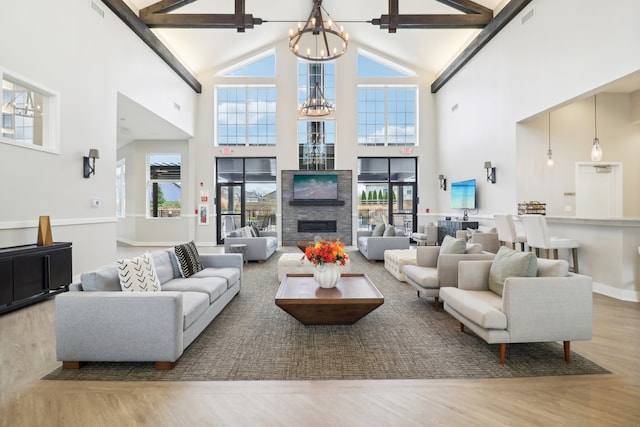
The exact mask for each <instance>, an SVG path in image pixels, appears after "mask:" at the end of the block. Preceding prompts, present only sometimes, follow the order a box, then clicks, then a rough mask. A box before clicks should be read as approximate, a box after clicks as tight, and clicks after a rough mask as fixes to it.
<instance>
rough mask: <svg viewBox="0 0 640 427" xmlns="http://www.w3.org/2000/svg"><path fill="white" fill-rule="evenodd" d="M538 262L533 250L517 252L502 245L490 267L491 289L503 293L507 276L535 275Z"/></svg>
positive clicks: (499, 293)
mask: <svg viewBox="0 0 640 427" xmlns="http://www.w3.org/2000/svg"><path fill="white" fill-rule="evenodd" d="M537 272H538V263H537V259H536V256H535V254H534V253H533V252H517V251H514V250H513V249H510V248H507V247H506V246H502V247H500V249H498V253H497V254H496V256H495V258H494V259H493V263H492V264H491V269H489V290H491V291H492V292H493V293H496V294H498V295H502V290H503V289H504V281H505V280H506V279H507V277H535V276H536V274H537Z"/></svg>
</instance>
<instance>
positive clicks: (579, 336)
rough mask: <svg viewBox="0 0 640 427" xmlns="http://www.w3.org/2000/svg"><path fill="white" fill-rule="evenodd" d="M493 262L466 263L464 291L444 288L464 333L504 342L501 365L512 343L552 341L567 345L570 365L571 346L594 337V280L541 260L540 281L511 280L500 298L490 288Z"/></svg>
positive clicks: (461, 283)
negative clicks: (575, 342) (467, 330)
mask: <svg viewBox="0 0 640 427" xmlns="http://www.w3.org/2000/svg"><path fill="white" fill-rule="evenodd" d="M501 251H502V249H501ZM499 253H500V252H499ZM496 259H497V258H496ZM493 262H494V261H460V263H459V264H458V268H459V272H458V287H457V288H454V287H448V288H441V289H440V298H441V299H442V300H443V302H444V309H445V311H447V312H448V313H450V314H451V315H452V316H453V317H455V318H456V319H458V320H459V321H460V328H461V330H462V331H463V332H464V330H465V328H469V329H470V330H472V331H473V332H474V333H475V334H476V335H478V336H479V337H480V338H482V339H483V340H485V341H486V342H487V343H489V344H500V363H504V362H505V358H506V349H507V344H508V343H525V342H549V341H563V342H564V359H565V361H566V362H569V361H570V354H571V351H570V342H571V341H576V340H590V339H591V335H592V289H591V288H592V280H591V278H590V277H588V276H583V275H579V274H573V273H569V272H568V270H569V266H568V263H567V262H566V261H564V260H547V259H538V260H537V274H536V277H508V278H506V279H505V280H504V287H503V290H502V295H498V294H497V293H495V292H493V291H492V290H490V289H489V272H490V270H491V266H492V263H493Z"/></svg>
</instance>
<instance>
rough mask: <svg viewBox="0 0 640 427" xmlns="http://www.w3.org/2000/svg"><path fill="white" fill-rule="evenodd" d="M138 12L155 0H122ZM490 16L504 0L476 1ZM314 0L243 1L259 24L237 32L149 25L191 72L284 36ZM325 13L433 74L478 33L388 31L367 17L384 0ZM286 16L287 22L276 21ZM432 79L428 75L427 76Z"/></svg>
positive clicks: (217, 5) (206, 8) (443, 10)
mask: <svg viewBox="0 0 640 427" xmlns="http://www.w3.org/2000/svg"><path fill="white" fill-rule="evenodd" d="M125 1H126V2H127V3H128V4H129V6H130V7H131V8H132V9H133V10H134V11H135V12H137V11H138V10H140V9H142V8H144V7H147V6H149V5H151V4H154V3H156V2H157V0H125ZM474 1H475V2H476V3H478V4H481V5H482V6H485V7H487V8H489V9H492V10H494V15H495V14H497V12H498V11H499V10H501V9H502V7H504V5H505V4H507V3H508V2H509V1H508V0H474ZM234 3H235V2H234V1H233V0H197V1H194V2H193V3H191V4H188V5H186V6H183V7H181V8H179V9H176V10H175V11H173V13H230V14H233V13H234ZM312 4H313V2H312V0H245V13H246V14H251V15H253V17H254V18H261V19H262V20H263V21H268V22H263V23H262V24H261V25H256V26H254V28H253V29H247V30H246V31H245V32H244V33H238V32H236V31H235V30H232V29H167V28H162V29H153V30H152V31H153V32H154V33H155V34H156V35H157V36H158V38H159V39H160V40H162V42H163V43H164V44H165V45H166V46H167V47H168V48H169V49H170V50H171V51H172V53H173V54H174V55H175V56H176V57H177V58H178V59H180V60H181V61H182V62H183V64H184V65H185V66H186V67H187V68H188V69H190V70H191V71H192V72H193V73H194V74H199V73H201V72H203V71H206V70H209V69H213V68H219V67H220V66H222V65H225V64H228V63H229V62H231V61H233V60H234V59H237V58H242V57H244V56H247V55H248V54H250V53H252V52H255V51H257V50H260V49H263V48H265V47H268V46H271V45H273V44H274V43H276V42H278V41H281V40H286V39H288V34H289V29H290V28H293V27H295V26H296V25H297V22H300V21H305V20H306V19H307V17H308V16H309V12H310V11H311V6H312ZM322 4H323V7H324V8H325V9H326V11H327V12H328V13H329V15H330V16H331V17H332V18H333V19H334V20H335V21H336V22H337V23H338V24H341V25H343V26H344V29H345V31H346V32H348V33H349V38H350V39H351V40H353V41H356V42H357V43H359V44H362V45H365V46H369V47H371V48H374V49H375V50H377V51H379V52H384V53H386V54H388V55H389V56H391V57H392V58H394V59H398V60H400V61H401V62H403V63H406V64H408V65H413V66H415V67H416V68H418V69H421V70H424V71H426V72H428V73H429V74H431V75H432V76H434V77H435V76H436V75H437V74H439V73H440V71H442V70H443V69H444V68H445V67H446V66H447V65H448V64H449V63H450V62H451V61H452V60H453V59H454V58H455V57H456V56H457V54H458V53H459V52H460V51H461V50H462V49H464V47H466V46H467V44H468V43H469V42H470V41H471V40H472V39H473V38H474V37H475V36H476V35H477V34H478V32H479V30H474V29H444V30H432V29H412V30H407V29H399V30H398V31H397V33H395V34H390V33H389V32H388V31H387V30H382V29H380V27H379V26H374V25H373V24H371V23H368V22H366V21H371V20H372V19H378V18H380V16H381V15H388V14H389V2H388V0H323V2H322ZM399 8H400V11H399V12H400V14H460V13H462V12H459V11H458V10H456V9H453V8H451V7H448V6H446V5H444V4H442V3H439V2H437V1H436V0H400V1H399ZM274 21H288V22H274ZM430 80H432V79H430Z"/></svg>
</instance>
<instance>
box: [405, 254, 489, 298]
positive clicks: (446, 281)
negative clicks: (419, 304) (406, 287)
mask: <svg viewBox="0 0 640 427" xmlns="http://www.w3.org/2000/svg"><path fill="white" fill-rule="evenodd" d="M441 249H442V247H440V246H418V247H417V248H416V264H415V265H405V266H404V267H403V268H402V272H403V273H404V276H405V280H406V282H407V283H408V284H410V285H411V286H413V287H414V288H415V289H416V290H417V291H418V296H420V295H421V294H422V295H423V296H426V297H433V298H434V301H433V305H434V308H435V311H438V310H439V309H440V303H439V302H438V297H439V295H440V291H441V289H442V288H444V287H446V286H454V287H455V286H458V263H459V262H460V261H462V260H491V259H493V257H494V254H491V253H488V252H483V251H482V246H481V245H480V244H477V243H475V244H467V245H466V249H465V253H463V254H445V253H443V254H441V253H440V251H441Z"/></svg>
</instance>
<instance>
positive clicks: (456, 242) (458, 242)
mask: <svg viewBox="0 0 640 427" xmlns="http://www.w3.org/2000/svg"><path fill="white" fill-rule="evenodd" d="M466 247H467V241H466V240H465V239H456V238H455V237H451V236H449V235H446V236H444V239H443V240H442V245H440V254H463V253H464V252H465V249H466Z"/></svg>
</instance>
